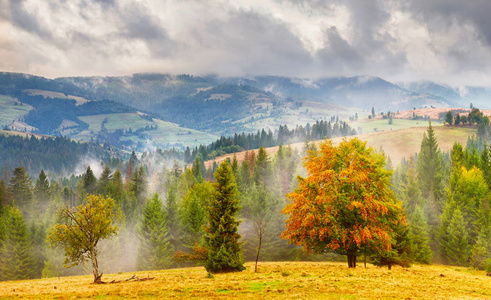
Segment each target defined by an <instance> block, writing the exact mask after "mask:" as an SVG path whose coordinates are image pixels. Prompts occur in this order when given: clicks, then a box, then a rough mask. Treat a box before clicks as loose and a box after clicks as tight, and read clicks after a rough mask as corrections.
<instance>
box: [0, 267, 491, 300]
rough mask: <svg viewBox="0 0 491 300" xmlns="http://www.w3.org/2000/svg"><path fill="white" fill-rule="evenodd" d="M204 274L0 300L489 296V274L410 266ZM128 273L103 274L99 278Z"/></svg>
mask: <svg viewBox="0 0 491 300" xmlns="http://www.w3.org/2000/svg"><path fill="white" fill-rule="evenodd" d="M246 267H247V269H246V270H245V271H243V272H240V273H229V274H215V275H214V276H213V278H209V277H208V276H207V272H206V271H205V269H204V268H203V267H196V268H186V269H172V270H163V271H152V272H138V273H136V275H137V276H139V277H140V278H142V277H147V276H150V277H155V279H153V280H148V281H141V282H122V283H115V284H103V285H94V284H92V283H91V282H92V279H93V277H92V276H73V277H62V278H49V279H38V280H26V281H9V282H2V283H0V299H20V298H22V299H87V298H88V299H123V298H124V299H128V298H139V299H149V298H158V299H169V298H186V299H187V298H197V299H200V298H201V299H203V298H209V299H232V298H242V299H245V298H247V299H491V277H489V276H486V274H485V273H484V272H483V271H475V270H469V269H466V268H459V267H450V266H439V265H429V266H426V265H414V266H412V267H410V268H408V269H403V268H400V267H394V268H393V269H392V270H391V271H389V270H387V268H378V267H374V266H372V265H370V264H369V265H368V268H367V269H364V268H363V264H361V263H360V264H359V265H358V267H357V268H356V269H348V266H347V264H346V263H333V262H267V263H260V265H259V272H258V273H254V265H253V264H252V263H247V264H246ZM132 275H133V273H128V274H116V275H112V274H109V275H104V276H103V279H104V280H105V281H110V280H113V279H116V280H119V279H124V278H129V277H131V276H132Z"/></svg>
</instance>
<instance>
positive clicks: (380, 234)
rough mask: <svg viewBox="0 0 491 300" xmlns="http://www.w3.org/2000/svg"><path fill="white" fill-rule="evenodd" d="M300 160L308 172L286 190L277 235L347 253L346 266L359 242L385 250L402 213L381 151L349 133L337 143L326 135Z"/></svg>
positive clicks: (351, 263) (315, 249) (351, 264)
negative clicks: (280, 229)
mask: <svg viewBox="0 0 491 300" xmlns="http://www.w3.org/2000/svg"><path fill="white" fill-rule="evenodd" d="M304 160H305V162H304V166H305V168H306V169H307V172H308V176H307V177H306V178H302V177H299V187H298V188H297V189H296V190H295V191H294V192H292V193H290V194H288V195H287V196H288V198H289V199H290V200H291V202H290V203H289V204H288V205H287V206H286V207H285V209H284V210H283V213H285V214H288V215H289V218H288V219H287V221H286V230H285V231H284V232H283V234H282V237H283V238H285V239H288V240H290V241H291V242H292V243H295V244H296V245H299V246H303V247H304V249H305V250H307V251H312V252H314V253H323V252H325V251H335V252H337V253H340V254H347V255H348V265H349V267H356V254H357V252H358V251H359V250H360V249H361V248H368V249H370V250H373V251H379V252H384V251H385V252H388V251H390V249H391V245H392V243H393V241H392V238H391V235H392V231H393V229H392V228H393V226H394V225H395V224H398V223H401V222H403V221H404V215H403V210H402V208H401V205H400V204H399V203H397V202H396V199H395V196H394V194H393V193H392V191H391V189H390V187H389V185H390V175H391V172H390V171H387V170H385V169H384V164H385V158H384V156H383V155H382V154H378V153H375V152H374V151H373V149H372V148H371V147H369V148H367V146H366V143H364V142H362V141H361V140H359V139H358V138H354V139H351V140H349V141H348V140H346V139H344V140H343V141H342V142H341V143H340V144H339V146H337V147H335V146H333V144H332V141H330V140H327V141H325V142H323V143H321V144H320V149H319V151H317V152H314V151H311V152H309V154H308V156H307V157H306V158H305V159H304Z"/></svg>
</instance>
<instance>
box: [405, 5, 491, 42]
mask: <svg viewBox="0 0 491 300" xmlns="http://www.w3.org/2000/svg"><path fill="white" fill-rule="evenodd" d="M404 8H405V9H406V10H408V11H410V12H411V13H412V15H413V17H414V18H416V19H419V20H421V21H422V22H424V23H426V24H428V26H429V27H430V28H431V29H433V30H439V31H440V30H445V29H448V28H450V27H451V25H454V24H455V23H457V24H460V25H464V24H466V23H468V24H472V25H473V26H474V27H475V28H476V30H477V32H476V33H477V34H478V36H479V37H481V38H483V40H484V41H485V42H486V43H487V44H488V45H491V18H490V13H491V1H489V0H472V1H460V0H432V1H428V0H413V1H407V2H405V5H404Z"/></svg>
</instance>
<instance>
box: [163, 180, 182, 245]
mask: <svg viewBox="0 0 491 300" xmlns="http://www.w3.org/2000/svg"><path fill="white" fill-rule="evenodd" d="M164 210H165V221H166V224H167V231H168V233H169V234H168V239H169V250H170V251H178V250H181V249H180V244H181V237H182V227H181V219H180V217H179V204H178V203H177V195H176V193H175V191H174V186H172V185H171V186H170V188H169V190H168V192H167V199H166V201H165V207H164Z"/></svg>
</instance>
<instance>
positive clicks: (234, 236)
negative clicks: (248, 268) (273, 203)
mask: <svg viewBox="0 0 491 300" xmlns="http://www.w3.org/2000/svg"><path fill="white" fill-rule="evenodd" d="M215 179H216V183H215V192H214V194H213V198H212V200H211V203H210V206H209V208H208V223H209V226H208V227H206V228H205V231H206V234H207V235H206V237H205V240H206V245H207V249H208V259H207V260H206V262H205V268H206V270H207V271H208V272H211V273H221V272H234V271H242V270H244V269H245V267H244V262H243V259H242V256H241V246H240V243H239V239H240V234H238V227H239V223H240V222H239V221H237V220H236V219H235V215H236V214H237V213H238V212H239V211H240V209H241V207H240V206H239V198H238V191H237V185H236V183H235V178H234V175H233V173H232V169H231V168H230V166H229V164H228V162H227V161H224V162H222V163H221V164H220V167H219V168H218V170H217V171H216V172H215Z"/></svg>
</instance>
